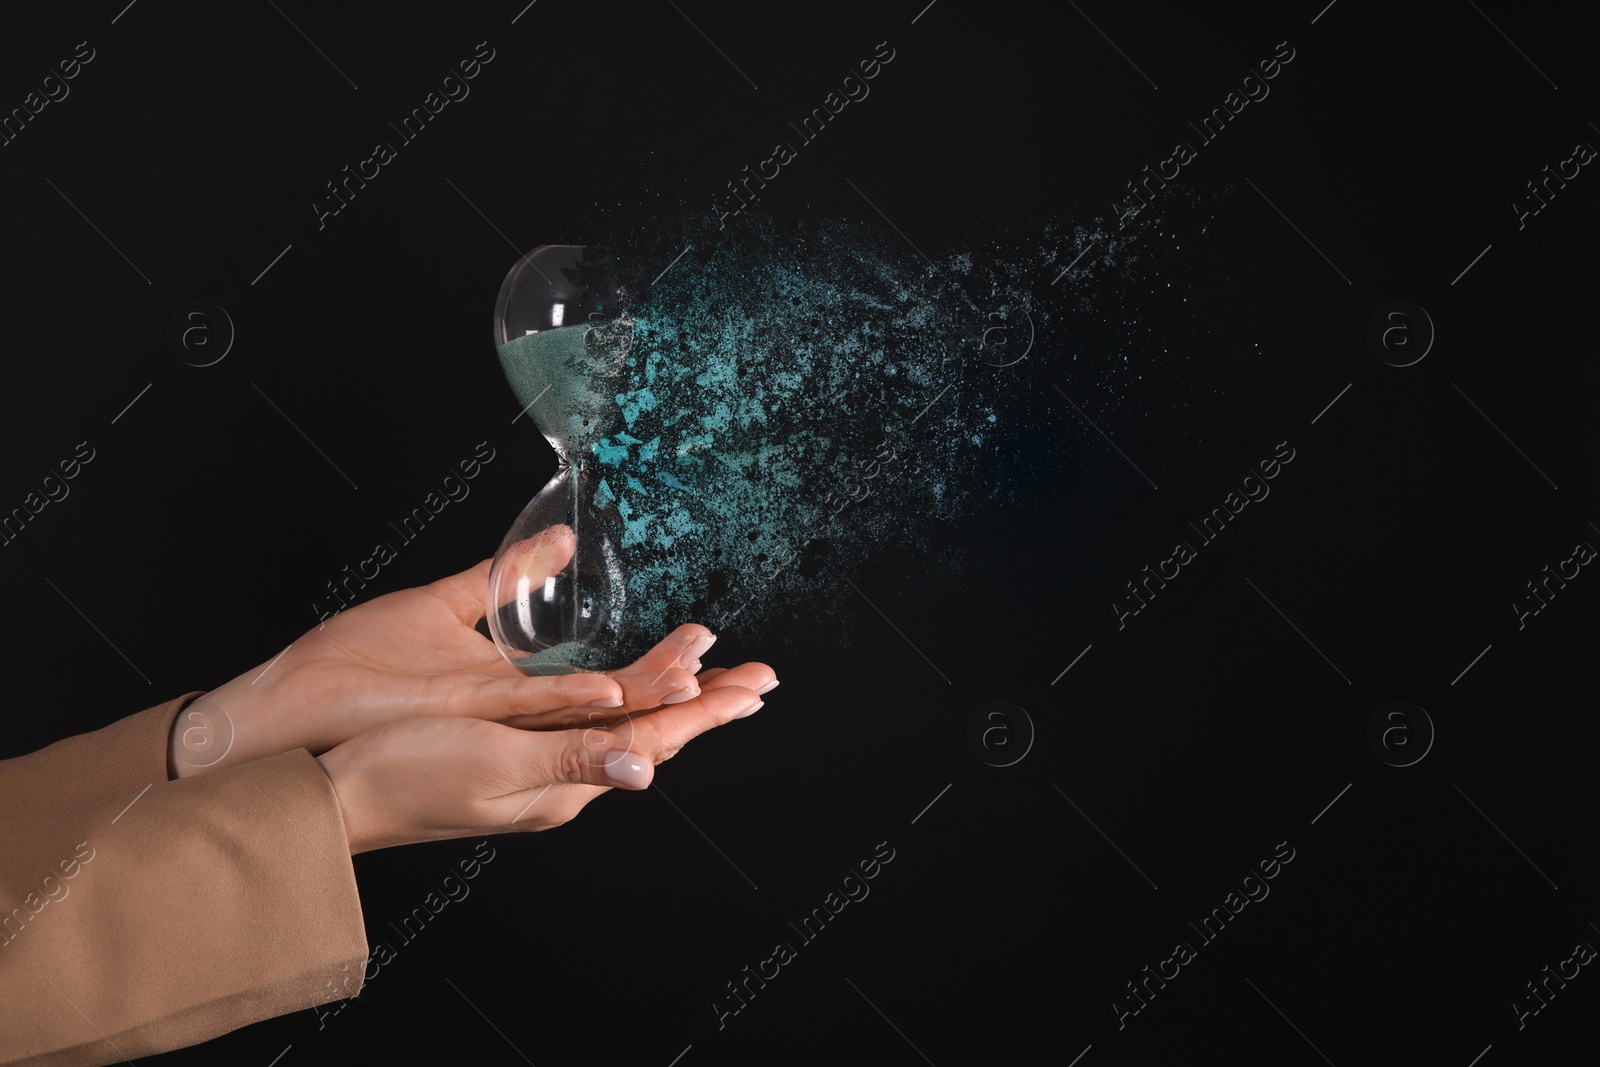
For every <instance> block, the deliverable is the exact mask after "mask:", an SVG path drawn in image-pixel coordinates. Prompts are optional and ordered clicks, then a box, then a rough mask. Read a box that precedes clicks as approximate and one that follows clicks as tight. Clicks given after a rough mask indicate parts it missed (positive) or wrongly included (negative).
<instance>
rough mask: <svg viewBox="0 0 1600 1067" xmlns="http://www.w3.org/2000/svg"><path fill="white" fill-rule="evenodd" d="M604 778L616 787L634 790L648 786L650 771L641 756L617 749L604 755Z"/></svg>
mask: <svg viewBox="0 0 1600 1067" xmlns="http://www.w3.org/2000/svg"><path fill="white" fill-rule="evenodd" d="M605 768H606V777H607V778H609V779H611V781H612V782H613V783H615V784H616V785H623V786H631V787H633V788H635V789H640V788H643V787H644V786H646V785H649V784H650V769H649V767H648V766H647V765H646V760H645V758H644V757H643V756H641V755H639V754H638V753H636V752H629V751H628V750H627V749H623V748H619V749H615V750H613V751H611V752H607V753H606V762H605Z"/></svg>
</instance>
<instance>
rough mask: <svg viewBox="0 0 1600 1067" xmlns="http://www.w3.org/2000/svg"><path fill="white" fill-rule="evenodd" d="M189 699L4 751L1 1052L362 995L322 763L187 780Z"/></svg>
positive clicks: (48, 1058)
mask: <svg viewBox="0 0 1600 1067" xmlns="http://www.w3.org/2000/svg"><path fill="white" fill-rule="evenodd" d="M191 695H192V694H191ZM186 699H187V698H186V697H185V698H179V699H178V700H175V701H171V702H169V703H168V704H165V705H161V706H160V707H158V708H152V709H150V710H149V711H145V712H141V713H139V714H138V715H133V716H130V717H129V718H127V719H124V720H122V721H121V722H119V723H115V724H113V725H112V726H109V727H107V728H106V729H104V730H100V731H96V732H95V733H92V734H86V735H83V736H81V737H76V738H69V739H67V740H66V741H62V742H58V743H57V744H55V745H51V746H50V747H49V748H46V749H43V750H41V751H39V752H36V753H33V754H31V755H29V756H23V757H20V758H18V759H14V760H6V761H4V762H0V1063H3V1064H14V1063H28V1064H62V1065H67V1064H72V1065H82V1064H106V1063H116V1062H121V1061H123V1060H125V1059H134V1058H136V1057H138V1056H140V1055H151V1054H154V1053H158V1052H163V1051H167V1050H169V1049H174V1048H181V1047H184V1046H186V1045H193V1044H197V1043H199V1042H202V1041H206V1040H209V1039H210V1038H213V1037H216V1036H217V1035H219V1034H223V1033H226V1032H227V1031H229V1030H233V1029H236V1028H237V1027H240V1026H244V1025H246V1024H249V1023H253V1022H257V1021H259V1020H261V1019H266V1018H270V1017H272V1016H275V1015H282V1014H286V1013H288V1012H292V1011H296V1010H301V1009H305V1008H309V1007H312V1006H314V1005H320V1004H325V1003H328V1002H330V1001H333V1000H339V999H343V998H345V997H350V996H354V995H355V994H356V993H358V992H359V991H360V989H361V986H362V982H363V973H364V971H365V969H366V962H367V940H366V932H365V927H364V924H363V921H362V915H361V901H360V898H359V896H358V895H357V891H356V880H355V872H354V870H353V868H352V866H351V863H350V855H349V849H348V845H347V842H346V839H345V833H344V822H343V819H342V817H341V815H340V812H339V802H338V798H337V796H336V795H335V794H334V791H333V785H332V783H331V782H330V781H329V780H328V777H327V775H326V774H325V773H324V772H323V770H322V765H321V764H319V763H318V762H317V761H316V760H315V759H314V758H313V757H312V755H311V754H310V753H309V752H307V751H306V750H304V749H296V750H294V751H292V752H285V753H282V754H280V755H277V756H272V757H269V758H266V759H260V760H255V761H253V762H249V763H243V764H239V765H237V766H233V767H228V768H225V769H223V770H218V771H213V772H211V773H208V774H203V775H198V776H195V777H192V778H185V779H182V780H179V781H167V779H166V751H167V729H168V728H170V724H171V722H172V719H173V718H174V717H175V716H176V714H177V710H178V708H179V707H180V706H181V704H182V702H183V701H184V700H186ZM163 718H164V719H165V723H166V725H165V726H161V724H160V721H161V720H162V719H163ZM101 767H104V768H105V773H104V774H101V773H100V772H99V768H101ZM147 786H148V788H146V787H147Z"/></svg>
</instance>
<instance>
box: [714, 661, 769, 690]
mask: <svg viewBox="0 0 1600 1067" xmlns="http://www.w3.org/2000/svg"><path fill="white" fill-rule="evenodd" d="M696 677H697V678H698V679H699V681H700V691H701V692H704V691H706V690H707V689H717V688H720V687H722V686H725V685H737V686H742V687H743V688H745V689H749V690H752V691H753V692H754V693H755V694H756V695H757V696H760V695H762V694H763V693H770V692H771V691H772V690H774V689H776V688H777V687H778V674H777V672H776V671H774V670H773V669H772V668H771V667H769V666H767V665H766V664H765V663H741V664H739V665H738V666H737V667H732V668H725V667H712V668H710V669H709V670H704V671H701V672H700V673H699V674H698V675H696Z"/></svg>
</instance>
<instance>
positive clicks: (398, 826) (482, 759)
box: [318, 665, 762, 855]
mask: <svg viewBox="0 0 1600 1067" xmlns="http://www.w3.org/2000/svg"><path fill="white" fill-rule="evenodd" d="M747 666H748V665H747ZM757 666H759V665H757ZM741 669H742V668H734V669H732V670H729V671H727V672H726V673H725V674H724V675H721V676H719V677H720V678H724V679H725V678H727V677H729V676H732V675H735V673H736V672H738V671H739V670H741ZM746 673H747V674H748V673H750V672H748V671H747V672H746ZM761 703H762V702H761V698H760V696H758V695H757V694H756V693H755V692H754V691H753V690H751V689H749V688H746V687H744V686H741V685H731V684H723V685H718V686H708V687H707V689H706V691H705V692H703V693H702V694H701V695H700V696H698V697H694V698H691V699H689V700H685V701H682V702H680V703H678V704H674V705H668V706H663V707H659V708H657V709H655V710H653V711H648V712H644V713H641V714H626V715H620V716H619V717H618V718H617V720H616V721H614V722H613V723H611V724H610V726H609V728H605V727H599V726H589V727H584V728H576V727H575V728H572V729H565V730H519V729H516V728H514V727H511V726H507V725H505V724H503V723H498V722H490V721H487V720H485V719H479V718H468V717H456V718H442V717H438V716H425V717H410V718H403V719H395V720H392V721H390V722H386V723H384V724H383V725H381V726H376V727H373V728H372V729H370V730H367V731H366V732H364V733H361V734H359V735H357V736H356V737H353V738H351V739H350V740H348V741H346V742H344V743H343V744H340V745H337V746H336V747H334V748H332V749H330V750H329V751H327V752H325V753H323V754H322V755H321V756H319V757H318V761H319V762H320V763H321V764H322V766H323V769H324V770H325V771H326V772H327V774H328V778H329V780H330V781H332V783H333V787H334V792H335V793H336V794H338V797H339V809H340V811H341V813H342V814H343V816H344V822H345V833H346V836H347V837H348V839H349V844H350V853H351V855H354V854H356V853H358V852H367V851H370V850H372V849H378V848H388V847H390V846H393V845H404V844H410V843H413V842H417V841H437V840H443V839H446V838H456V837H471V836H477V835H479V834H482V833H485V832H490V833H500V832H510V831H514V830H544V829H548V828H550V827H552V826H559V825H561V824H562V823H565V822H567V821H568V820H570V819H572V818H573V817H574V816H576V815H577V814H578V812H579V811H581V810H582V809H583V807H584V805H586V804H588V803H589V801H591V800H593V799H594V798H595V797H597V796H599V795H600V794H601V793H604V792H606V790H608V789H610V788H613V787H616V788H621V789H629V790H638V789H644V788H646V787H647V786H649V784H650V783H651V781H652V780H653V779H654V776H655V765H656V764H658V763H662V762H664V761H665V760H668V759H671V758H672V757H673V756H674V755H676V754H677V752H678V751H679V749H681V748H683V746H684V745H686V744H688V743H689V742H690V741H691V740H693V739H694V738H695V737H697V736H699V735H700V734H702V733H704V732H705V731H707V730H710V729H712V728H714V727H717V726H721V725H723V724H724V723H727V722H730V721H732V720H733V719H736V718H742V717H743V716H745V715H748V714H750V712H752V711H754V710H756V709H757V708H759V707H760V706H761Z"/></svg>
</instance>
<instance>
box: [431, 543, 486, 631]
mask: <svg viewBox="0 0 1600 1067" xmlns="http://www.w3.org/2000/svg"><path fill="white" fill-rule="evenodd" d="M493 563H494V558H493V557H492V556H491V557H490V558H488V559H485V560H480V561H478V562H477V563H475V564H473V565H472V566H470V567H468V568H467V569H466V570H464V571H462V572H461V573H459V574H451V575H448V576H446V577H444V578H440V579H439V580H438V581H436V582H430V583H428V584H427V585H425V586H422V590H423V592H425V593H428V594H430V595H431V596H434V597H437V598H438V599H440V600H442V601H444V603H445V606H446V607H448V608H449V609H450V613H451V614H452V615H454V616H455V617H456V618H457V619H458V620H460V622H461V624H462V625H463V626H474V625H476V624H477V622H478V620H479V619H481V618H483V591H484V589H485V587H486V586H487V585H488V582H489V568H490V566H492V565H493Z"/></svg>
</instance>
